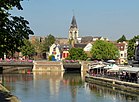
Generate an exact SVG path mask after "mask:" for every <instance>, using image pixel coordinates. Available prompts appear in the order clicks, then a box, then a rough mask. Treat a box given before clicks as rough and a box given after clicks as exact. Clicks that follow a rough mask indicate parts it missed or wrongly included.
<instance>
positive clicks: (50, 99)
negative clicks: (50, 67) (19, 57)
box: [0, 72, 139, 102]
mask: <svg viewBox="0 0 139 102" xmlns="http://www.w3.org/2000/svg"><path fill="white" fill-rule="evenodd" d="M83 76H84V75H83V74H82V73H63V72H34V73H32V74H3V75H0V79H1V81H2V84H3V85H4V86H5V87H6V88H7V89H9V90H10V91H11V92H12V94H14V95H16V96H17V97H19V99H21V101H22V102H102V101H103V102H139V96H136V95H133V94H128V93H124V92H122V91H117V90H113V89H112V88H108V87H102V86H99V85H95V84H88V83H85V82H84V77H83Z"/></svg>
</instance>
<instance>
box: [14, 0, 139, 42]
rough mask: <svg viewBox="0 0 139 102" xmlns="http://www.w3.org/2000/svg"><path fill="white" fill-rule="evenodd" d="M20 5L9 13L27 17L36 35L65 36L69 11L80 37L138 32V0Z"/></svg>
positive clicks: (27, 1)
mask: <svg viewBox="0 0 139 102" xmlns="http://www.w3.org/2000/svg"><path fill="white" fill-rule="evenodd" d="M22 6H23V11H18V10H16V9H13V11H12V14H13V15H18V16H23V17H24V18H25V19H27V20H28V21H29V22H30V25H29V26H30V27H31V29H32V30H33V31H34V33H35V35H36V36H47V35H48V34H52V35H54V36H55V37H68V30H69V27H70V24H71V20H72V16H73V10H74V15H75V18H76V21H77V25H78V28H79V36H80V37H83V36H102V37H106V38H108V39H110V40H117V39H119V38H120V37H121V36H122V35H125V36H126V38H127V39H131V38H133V37H134V36H135V35H139V0H24V1H23V2H22Z"/></svg>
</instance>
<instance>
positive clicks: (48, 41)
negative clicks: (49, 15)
mask: <svg viewBox="0 0 139 102" xmlns="http://www.w3.org/2000/svg"><path fill="white" fill-rule="evenodd" d="M54 42H55V37H54V36H53V35H51V34H49V35H48V36H47V37H46V38H45V40H44V42H43V52H48V51H49V48H50V46H51V45H52V44H53V43H54Z"/></svg>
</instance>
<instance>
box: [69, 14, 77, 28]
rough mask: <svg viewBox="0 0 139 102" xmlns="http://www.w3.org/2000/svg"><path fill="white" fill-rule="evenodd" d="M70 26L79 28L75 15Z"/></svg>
mask: <svg viewBox="0 0 139 102" xmlns="http://www.w3.org/2000/svg"><path fill="white" fill-rule="evenodd" d="M70 28H77V23H76V19H75V16H73V17H72V21H71V26H70Z"/></svg>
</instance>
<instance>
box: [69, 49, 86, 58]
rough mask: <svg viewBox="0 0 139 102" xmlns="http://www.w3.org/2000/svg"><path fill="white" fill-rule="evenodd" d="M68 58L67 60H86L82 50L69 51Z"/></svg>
mask: <svg viewBox="0 0 139 102" xmlns="http://www.w3.org/2000/svg"><path fill="white" fill-rule="evenodd" d="M69 53H70V55H69V57H68V59H70V60H71V59H72V60H86V59H87V54H86V53H85V52H84V51H83V49H82V48H71V49H70V50H69Z"/></svg>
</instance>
